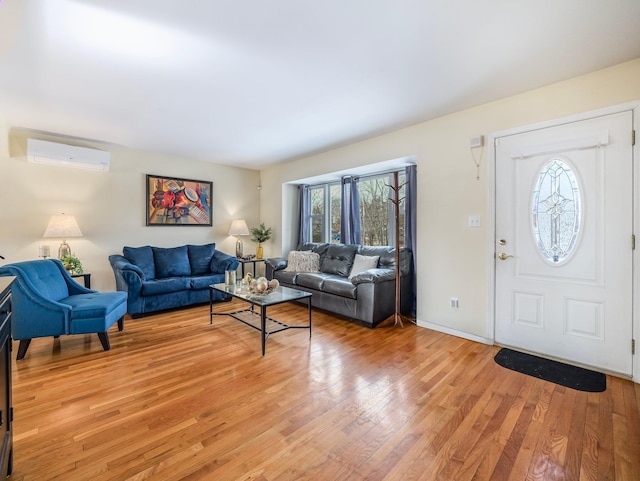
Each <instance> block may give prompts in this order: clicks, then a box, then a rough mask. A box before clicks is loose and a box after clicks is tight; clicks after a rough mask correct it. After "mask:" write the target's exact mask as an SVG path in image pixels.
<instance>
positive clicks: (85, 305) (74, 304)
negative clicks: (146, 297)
mask: <svg viewBox="0 0 640 481" xmlns="http://www.w3.org/2000/svg"><path fill="white" fill-rule="evenodd" d="M60 302H61V303H62V304H67V305H69V306H71V308H72V309H71V319H72V320H77V319H92V318H96V317H97V318H104V317H105V316H107V315H108V314H109V313H110V312H112V311H113V310H115V309H117V308H118V307H119V306H121V305H122V304H126V303H127V294H126V293H125V292H119V291H116V292H92V293H90V294H77V295H75V296H69V297H67V298H65V299H62V300H61V301H60Z"/></svg>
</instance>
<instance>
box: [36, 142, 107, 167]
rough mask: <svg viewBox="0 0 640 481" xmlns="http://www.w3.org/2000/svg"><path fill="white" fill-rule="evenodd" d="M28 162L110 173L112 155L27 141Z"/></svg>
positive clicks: (55, 144) (100, 151)
mask: <svg viewBox="0 0 640 481" xmlns="http://www.w3.org/2000/svg"><path fill="white" fill-rule="evenodd" d="M27 161H29V162H33V163H36V164H49V165H62V166H66V167H76V168H80V169H87V170H94V171H98V172H108V171H109V164H110V162H111V154H110V153H109V152H106V151H104V150H98V149H89V148H87V147H77V146H75V145H67V144H59V143H58V142H49V141H46V140H38V139H27Z"/></svg>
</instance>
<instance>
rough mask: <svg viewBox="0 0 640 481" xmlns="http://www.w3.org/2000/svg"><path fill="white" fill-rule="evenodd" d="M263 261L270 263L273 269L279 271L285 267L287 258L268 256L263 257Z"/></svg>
mask: <svg viewBox="0 0 640 481" xmlns="http://www.w3.org/2000/svg"><path fill="white" fill-rule="evenodd" d="M264 262H265V263H266V264H268V265H270V266H271V269H273V270H274V271H280V270H282V269H284V268H285V267H287V259H283V258H282V257H270V258H269V259H265V260H264Z"/></svg>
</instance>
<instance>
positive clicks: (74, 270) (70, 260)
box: [60, 255, 83, 274]
mask: <svg viewBox="0 0 640 481" xmlns="http://www.w3.org/2000/svg"><path fill="white" fill-rule="evenodd" d="M60 262H62V265H63V266H64V268H65V269H66V270H67V272H69V274H82V273H83V269H82V263H81V262H80V259H78V258H77V257H76V256H72V255H68V256H64V257H63V258H62V259H60Z"/></svg>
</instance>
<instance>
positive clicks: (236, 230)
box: [229, 220, 249, 258]
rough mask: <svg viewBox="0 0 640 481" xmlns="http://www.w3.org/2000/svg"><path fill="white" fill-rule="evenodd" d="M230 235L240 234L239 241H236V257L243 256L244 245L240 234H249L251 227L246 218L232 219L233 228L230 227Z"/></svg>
mask: <svg viewBox="0 0 640 481" xmlns="http://www.w3.org/2000/svg"><path fill="white" fill-rule="evenodd" d="M229 235H235V236H238V241H237V242H236V257H238V258H240V257H242V255H243V253H242V251H243V246H242V239H240V236H242V235H249V227H247V223H246V222H245V221H244V220H234V221H232V222H231V228H230V229H229Z"/></svg>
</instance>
